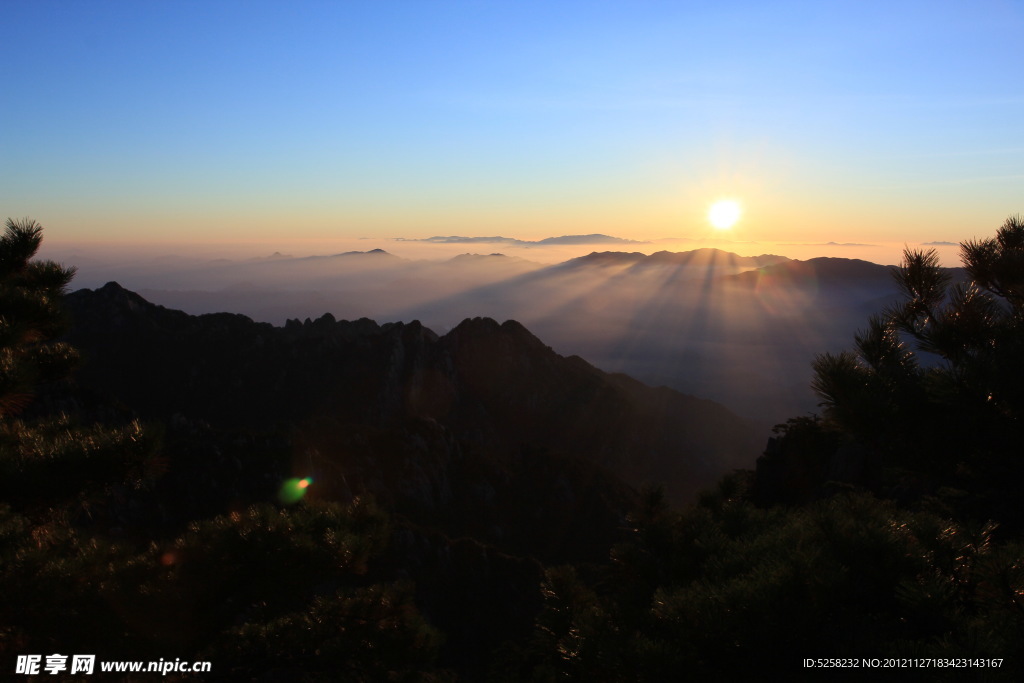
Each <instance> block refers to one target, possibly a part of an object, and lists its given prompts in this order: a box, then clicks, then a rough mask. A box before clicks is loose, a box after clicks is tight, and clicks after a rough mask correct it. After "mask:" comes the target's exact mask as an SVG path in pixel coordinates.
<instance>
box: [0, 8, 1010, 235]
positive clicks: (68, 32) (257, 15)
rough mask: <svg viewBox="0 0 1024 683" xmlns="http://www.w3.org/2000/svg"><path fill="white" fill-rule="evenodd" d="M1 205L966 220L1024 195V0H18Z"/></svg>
mask: <svg viewBox="0 0 1024 683" xmlns="http://www.w3.org/2000/svg"><path fill="white" fill-rule="evenodd" d="M3 11H4V25H5V28H6V31H5V33H6V35H7V37H8V39H9V41H10V42H9V44H8V49H7V54H5V58H4V60H2V62H0V82H2V83H3V85H4V92H5V93H6V94H7V106H6V107H4V110H3V112H2V113H0V152H2V157H3V158H4V160H5V163H4V164H3V165H2V170H0V209H2V210H3V211H4V212H5V213H6V215H12V216H22V215H30V216H32V217H34V218H36V219H38V220H40V221H41V222H42V223H43V224H44V225H46V226H47V229H48V232H49V234H50V236H51V238H55V239H67V240H72V241H74V240H89V239H93V240H100V239H102V240H112V241H123V242H132V241H142V242H144V241H161V242H168V241H181V242H202V241H204V240H219V241H231V240H246V239H260V240H271V241H272V240H273V239H274V238H275V237H276V236H278V235H282V236H283V235H284V234H285V233H287V234H289V235H292V236H308V237H310V238H327V237H331V236H339V237H342V236H343V237H353V236H377V237H384V236H392V237H398V236H404V237H427V236H430V235H434V234H467V235H489V234H508V235H510V236H514V237H521V238H527V239H529V238H538V237H546V236H549V235H557V234H573V233H594V232H604V233H609V234H615V235H619V236H622V237H628V238H634V239H652V238H658V237H667V236H692V235H698V234H701V233H702V231H707V229H708V227H707V225H706V221H705V220H704V215H705V212H706V210H707V206H708V205H709V204H710V203H711V201H713V200H714V199H715V198H716V197H718V196H722V195H729V196H734V197H736V198H738V199H739V200H740V201H741V202H742V203H743V205H744V209H745V213H744V218H743V220H742V221H741V223H740V224H738V225H737V227H736V229H735V230H736V236H737V237H738V238H742V239H754V240H761V241H773V240H777V241H786V240H792V241H801V240H804V241H806V240H811V239H814V240H834V241H839V242H842V241H864V240H869V241H870V240H881V239H891V240H895V241H900V240H902V241H915V240H920V241H929V240H952V241H956V240H960V239H964V238H966V237H971V236H974V235H987V234H990V233H991V232H992V231H993V230H994V228H995V227H996V226H997V225H998V224H999V223H1001V222H1002V220H1003V219H1004V218H1005V217H1006V216H1007V215H1008V214H1010V213H1016V212H1020V211H1024V207H1022V203H1024V202H1022V198H1024V163H1022V161H1021V160H1022V159H1024V115H1022V111H1024V41H1021V40H1020V36H1021V35H1024V3H1021V2H973V3H963V2H958V3H944V2H930V3H917V2H903V3H901V2H895V3H892V2H888V3H871V2H855V3H832V2H828V3H806V2H805V3H785V2H784V3H768V2H753V3H742V2H737V3H729V2H715V3H700V2H694V3H689V2H613V3H602V2H537V3H533V2H514V3H513V2H506V3H503V2H462V3H447V2H373V3H371V2H332V3H315V2H299V3H260V2H142V3H140V2H90V3H73V2H40V1H32V2H22V1H19V0H8V1H7V2H6V3H5V4H4V10H3Z"/></svg>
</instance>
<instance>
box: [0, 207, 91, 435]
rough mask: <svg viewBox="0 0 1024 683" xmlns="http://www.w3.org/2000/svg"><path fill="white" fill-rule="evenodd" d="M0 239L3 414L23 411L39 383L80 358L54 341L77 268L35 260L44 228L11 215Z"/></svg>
mask: <svg viewBox="0 0 1024 683" xmlns="http://www.w3.org/2000/svg"><path fill="white" fill-rule="evenodd" d="M6 225H7V228H6V231H5V232H4V235H3V237H2V238H0V418H3V417H8V416H11V415H15V414H17V413H19V412H20V411H21V410H23V409H24V408H25V406H26V405H27V404H28V402H29V401H30V400H31V396H32V393H33V390H34V388H35V387H36V386H38V384H39V383H41V382H47V381H52V380H55V379H60V378H63V377H66V376H67V374H68V373H69V372H70V370H71V369H72V367H73V366H74V363H75V361H76V360H77V358H78V356H77V354H76V353H75V352H74V350H73V349H72V348H71V347H70V346H68V345H67V344H65V343H62V342H57V341H54V340H55V339H56V338H57V337H58V336H59V335H60V334H61V333H62V332H63V331H64V328H65V322H66V321H65V317H64V315H63V313H62V311H61V308H60V304H61V297H63V295H64V293H65V290H66V289H67V286H68V284H69V283H70V282H71V278H73V277H74V275H75V269H74V268H65V267H64V266H62V265H60V264H58V263H55V262H53V261H47V260H32V259H33V257H34V256H35V255H36V252H37V251H38V250H39V245H40V244H41V243H42V240H43V237H42V231H43V228H42V226H40V225H39V224H38V223H37V222H36V221H34V220H31V219H29V218H23V219H20V220H13V219H10V218H8V219H7V224H6Z"/></svg>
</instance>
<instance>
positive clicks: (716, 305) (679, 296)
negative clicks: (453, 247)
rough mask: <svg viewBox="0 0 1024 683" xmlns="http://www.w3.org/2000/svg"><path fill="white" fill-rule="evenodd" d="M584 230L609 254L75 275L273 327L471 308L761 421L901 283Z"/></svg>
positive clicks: (776, 412)
mask: <svg viewBox="0 0 1024 683" xmlns="http://www.w3.org/2000/svg"><path fill="white" fill-rule="evenodd" d="M594 237H595V236H587V238H588V239H585V240H580V241H582V242H583V244H584V247H583V248H595V247H597V248H603V247H607V248H608V249H609V250H607V251H604V250H602V251H593V252H590V253H588V254H584V255H582V256H578V257H575V258H570V259H568V260H565V261H561V262H556V263H541V262H537V261H532V260H529V259H527V258H523V257H521V256H508V255H505V254H502V253H497V252H496V253H488V254H477V253H461V254H458V255H455V256H451V257H448V258H441V259H437V258H435V259H428V258H418V259H408V258H401V257H399V256H396V255H394V254H392V253H390V252H388V251H385V250H383V249H379V248H378V249H371V250H367V251H349V252H343V253H339V254H332V255H323V256H305V257H296V256H289V255H283V254H280V253H276V254H272V255H269V256H266V257H262V258H249V259H197V258H193V259H185V258H181V257H178V258H174V257H166V258H164V259H159V260H157V259H152V260H143V261H140V262H133V263H128V264H125V263H121V264H118V265H116V266H112V265H107V266H103V265H99V264H98V265H89V264H88V262H86V264H85V265H84V266H83V267H82V272H81V275H80V277H79V280H80V281H82V282H85V283H88V284H91V285H92V286H93V287H99V286H100V285H101V284H102V283H105V282H107V281H117V282H119V283H120V284H122V285H123V286H125V287H128V288H129V289H134V290H135V291H137V292H138V293H139V294H141V295H142V296H144V297H145V298H147V299H148V300H150V301H152V302H154V303H157V304H160V305H163V306H167V307H169V308H176V309H181V310H183V311H186V312H188V313H192V314H201V313H217V312H233V313H242V314H244V315H247V316H249V317H250V318H252V319H253V320H256V321H261V322H269V323H272V324H274V325H278V326H281V325H284V323H285V321H286V320H288V319H292V318H295V319H299V320H302V319H305V318H311V319H316V318H319V317H320V316H321V315H323V314H324V313H330V314H331V315H332V316H334V317H335V318H337V319H339V320H356V319H359V318H370V319H373V320H375V321H377V322H380V323H385V322H410V321H413V320H418V321H420V322H421V323H423V324H424V325H425V326H427V327H428V328H430V329H432V330H434V331H435V332H437V333H438V334H444V333H445V332H447V331H448V330H450V329H452V328H454V327H456V326H457V325H458V324H459V323H460V322H461V321H462V320H463V319H465V318H472V317H481V316H482V317H490V318H494V319H496V320H498V321H504V320H516V321H518V322H520V323H522V324H523V325H525V326H526V327H527V328H528V329H530V330H531V331H533V332H534V333H535V334H537V335H538V336H539V337H540V338H541V339H543V340H544V341H545V343H547V344H550V345H551V346H552V347H553V348H554V349H555V350H556V351H557V352H559V353H561V354H564V355H579V356H581V357H583V358H585V359H586V360H588V361H589V362H591V363H593V364H594V365H596V366H598V367H600V368H602V369H604V370H606V371H610V372H622V373H626V374H628V375H631V376H633V377H636V378H638V379H640V380H642V381H644V382H646V383H648V384H651V385H654V386H658V385H666V386H669V387H672V388H674V389H676V390H678V391H682V392H684V393H688V394H691V395H695V396H700V397H704V398H710V399H713V400H716V401H719V402H721V403H723V404H724V405H726V406H728V407H729V408H731V409H732V410H734V411H736V412H737V413H739V414H741V415H743V416H744V417H747V418H749V419H751V420H753V421H754V422H755V423H756V424H758V425H759V426H761V427H762V428H765V427H770V426H771V425H774V424H776V423H778V422H782V421H784V420H785V419H786V418H787V417H790V416H792V415H795V414H803V413H809V412H817V399H816V397H815V396H814V395H813V394H812V392H811V390H810V388H809V381H810V377H811V361H812V360H813V358H814V356H815V355H816V354H819V353H823V352H826V351H838V350H841V349H843V348H846V347H847V346H848V345H849V343H850V340H851V339H852V338H853V334H854V333H855V332H857V331H858V330H859V329H861V328H862V327H863V326H864V325H865V321H866V320H867V316H868V315H869V314H870V313H872V312H875V311H877V310H879V309H880V308H882V307H884V306H885V305H887V304H888V303H890V302H891V301H892V300H893V297H894V296H895V294H896V291H897V287H896V283H895V281H894V280H893V278H892V276H891V272H890V271H891V268H889V267H886V266H882V265H879V264H874V263H870V262H867V261H863V260H857V259H849V258H840V257H821V258H811V259H807V260H795V259H790V258H787V257H785V256H779V255H772V254H761V255H759V256H738V255H737V254H735V253H732V252H728V251H724V250H719V249H708V248H705V249H695V250H689V251H653V252H651V253H643V252H640V251H630V250H626V249H628V248H629V247H630V246H631V245H629V244H626V245H623V244H621V242H623V240H613V239H611V238H609V239H607V240H606V243H604V244H602V243H601V242H600V241H598V240H595V239H594ZM564 241H566V242H571V240H570V239H565V240H564ZM595 241H596V242H598V243H597V244H594V242H595ZM488 244H490V243H488ZM460 246H462V243H461V242H460ZM471 246H477V245H471ZM496 246H505V247H507V246H509V245H508V244H505V245H500V244H499V245H496ZM645 246H648V251H649V252H650V247H649V245H645ZM623 247H624V249H623V250H621V251H620V250H615V249H619V248H623ZM579 248H580V247H577V249H579Z"/></svg>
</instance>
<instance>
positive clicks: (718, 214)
mask: <svg viewBox="0 0 1024 683" xmlns="http://www.w3.org/2000/svg"><path fill="white" fill-rule="evenodd" d="M742 214H743V209H742V208H740V204H739V202H737V201H736V200H735V199H719V200H718V201H717V202H715V203H714V204H712V205H711V208H710V209H708V221H709V222H710V223H711V225H713V226H715V227H716V228H718V229H719V230H728V229H729V228H731V227H732V226H734V225H736V221H738V220H739V219H740V216H741V215H742Z"/></svg>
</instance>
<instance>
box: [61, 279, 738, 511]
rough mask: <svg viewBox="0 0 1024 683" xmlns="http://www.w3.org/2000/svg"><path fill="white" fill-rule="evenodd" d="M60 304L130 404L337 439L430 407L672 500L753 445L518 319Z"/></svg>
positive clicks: (730, 424)
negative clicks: (279, 315) (270, 319)
mask: <svg viewBox="0 0 1024 683" xmlns="http://www.w3.org/2000/svg"><path fill="white" fill-rule="evenodd" d="M67 305H68V307H69V309H70V311H71V314H72V319H73V321H74V322H73V328H72V331H71V333H70V335H69V337H68V340H69V341H70V342H71V343H72V344H74V345H75V346H76V347H77V348H79V349H80V350H81V352H82V355H83V357H84V363H83V367H82V368H81V371H80V373H79V375H78V380H79V382H80V383H81V384H83V385H85V386H87V387H90V388H92V389H96V390H99V391H102V392H105V393H108V394H110V395H113V396H115V397H116V398H118V399H120V400H122V401H124V402H125V403H126V404H127V405H130V406H132V407H133V408H134V409H136V410H138V411H140V413H141V414H142V415H173V414H180V415H182V416H184V417H186V418H193V419H201V420H204V421H207V422H209V423H210V424H211V425H214V426H223V427H232V428H239V427H244V428H268V427H270V426H273V425H278V426H283V425H289V426H292V427H295V428H297V429H298V431H299V433H303V434H305V436H306V437H308V438H310V439H313V440H314V441H315V440H316V439H315V434H314V433H313V432H315V431H316V429H322V426H323V424H324V423H329V424H331V425H333V426H334V427H332V429H330V430H327V431H333V432H335V434H334V436H332V437H331V438H332V439H334V440H335V441H336V440H337V439H336V437H337V431H338V426H339V425H345V429H346V430H347V432H348V433H349V435H351V434H352V433H354V432H356V431H359V430H361V429H362V430H365V429H383V428H390V427H392V426H394V425H396V424H399V423H402V422H403V421H407V420H410V419H415V420H421V421H422V420H426V421H429V422H432V423H436V424H437V425H439V426H440V427H441V428H443V429H444V430H450V434H451V435H452V437H453V439H454V441H455V442H457V443H458V445H459V447H460V448H463V449H465V448H469V449H478V450H480V451H481V452H486V453H488V454H489V456H490V457H492V458H497V459H499V460H502V461H507V460H509V459H510V458H519V457H521V454H522V453H523V452H525V451H530V450H541V451H545V452H548V453H551V454H552V455H556V456H559V457H567V458H571V459H578V460H580V461H582V462H586V463H590V464H595V465H598V466H600V467H602V468H606V469H607V470H610V471H611V472H613V473H615V474H617V475H619V476H621V477H622V478H623V479H624V480H625V481H626V482H628V483H631V484H633V485H638V484H641V483H644V482H658V483H661V484H663V485H665V486H666V488H667V489H668V491H669V493H670V495H671V496H672V497H673V498H674V499H676V500H685V499H687V498H689V497H690V496H691V495H692V494H693V493H694V492H695V491H697V490H699V489H700V488H703V487H705V486H707V485H709V484H710V483H712V482H713V481H714V480H715V479H716V478H717V477H718V476H719V475H721V474H722V473H723V472H726V471H728V470H729V469H731V468H733V467H737V466H741V465H749V464H750V462H749V459H750V456H751V454H752V453H756V452H757V449H756V439H755V437H754V435H753V433H752V430H751V429H750V428H749V427H748V425H747V424H746V423H745V422H743V421H742V420H740V419H739V418H737V417H736V416H734V415H733V414H731V413H730V412H729V411H728V410H726V409H725V408H723V407H721V406H720V405H718V404H715V403H713V402H710V401H704V400H700V399H697V398H694V397H690V396H686V395H683V394H680V393H678V392H675V391H671V390H668V389H664V388H658V389H655V388H650V387H647V386H645V385H643V384H641V383H639V382H636V381H633V380H631V379H629V378H627V377H625V376H621V375H610V374H607V373H605V372H602V371H600V370H598V369H596V368H594V367H592V366H591V365H589V364H588V363H586V362H585V361H583V360H581V359H580V358H576V357H571V358H563V357H562V356H559V355H558V354H556V353H555V352H553V351H552V350H551V349H550V348H549V347H547V346H545V345H544V344H543V343H542V342H541V341H539V340H538V339H537V338H536V337H534V336H533V335H532V334H530V333H529V332H528V331H527V330H526V329H525V328H524V327H522V326H521V325H519V324H518V323H516V322H514V321H509V322H506V323H504V324H502V325H499V324H498V323H496V322H494V321H493V320H490V319H486V318H484V319H481V318H476V319H472V320H465V321H464V322H463V323H461V324H460V325H459V326H458V327H456V328H455V329H453V330H452V331H451V332H449V333H448V334H446V335H445V336H443V337H438V336H437V335H435V334H434V333H433V332H431V331H430V330H429V329H426V328H424V327H423V326H422V325H420V324H419V323H417V322H412V323H408V324H388V325H384V326H379V325H377V324H376V323H374V322H372V321H370V320H366V319H363V320H359V321H354V322H347V321H336V320H334V318H333V317H332V316H330V315H329V314H327V315H324V316H323V317H321V318H319V319H318V320H315V321H310V320H308V319H307V320H306V321H305V322H303V323H300V322H299V321H289V323H288V324H287V325H286V326H284V327H283V328H276V327H273V326H271V325H268V324H265V323H255V322H253V321H251V320H250V319H248V318H246V317H244V316H240V315H231V314H214V315H203V316H189V315H186V314H184V313H182V312H180V311H172V310H168V309H165V308H163V307H160V306H155V305H153V304H150V303H149V302H147V301H145V300H144V299H142V298H141V297H139V296H138V295H136V294H134V293H132V292H129V291H127V290H125V289H123V288H122V287H120V286H118V285H117V284H114V283H111V284H108V285H106V286H105V287H103V288H101V289H97V290H95V291H92V290H81V291H78V292H75V293H73V294H71V295H69V296H68V297H67ZM313 425H318V427H316V428H314V427H313ZM328 440H330V439H328ZM309 450H311V451H317V450H319V451H323V450H324V449H322V448H319V447H318V445H317V444H316V443H313V444H310V445H309Z"/></svg>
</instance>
